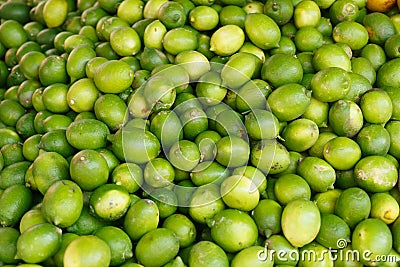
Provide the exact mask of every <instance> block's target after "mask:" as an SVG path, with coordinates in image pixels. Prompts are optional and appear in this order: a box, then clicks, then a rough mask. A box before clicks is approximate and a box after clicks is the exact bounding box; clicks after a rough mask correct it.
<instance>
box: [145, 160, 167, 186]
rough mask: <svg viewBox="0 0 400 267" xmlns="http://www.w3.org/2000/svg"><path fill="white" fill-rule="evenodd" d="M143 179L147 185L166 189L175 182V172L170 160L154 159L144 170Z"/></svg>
mask: <svg viewBox="0 0 400 267" xmlns="http://www.w3.org/2000/svg"><path fill="white" fill-rule="evenodd" d="M171 161H172V160H171ZM143 178H144V181H145V182H146V184H148V185H150V186H151V187H154V188H159V187H165V186H168V185H170V184H171V183H172V182H173V180H174V178H175V171H174V168H173V167H172V165H171V163H170V162H169V161H168V160H166V159H164V158H154V159H151V160H150V161H149V162H148V163H147V164H146V166H145V168H144V170H143Z"/></svg>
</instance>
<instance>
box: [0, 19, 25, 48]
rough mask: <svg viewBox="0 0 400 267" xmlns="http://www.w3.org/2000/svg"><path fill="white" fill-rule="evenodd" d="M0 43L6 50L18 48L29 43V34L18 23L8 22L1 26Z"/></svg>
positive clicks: (14, 21)
mask: <svg viewBox="0 0 400 267" xmlns="http://www.w3.org/2000/svg"><path fill="white" fill-rule="evenodd" d="M0 41H1V42H2V44H3V45H4V46H5V47H6V48H10V47H15V48H18V47H19V46H21V45H22V44H23V43H25V42H26V41H28V34H27V33H26V31H25V30H24V28H23V26H22V24H21V23H19V22H18V21H16V20H6V21H4V22H3V23H2V24H1V26H0ZM15 52H16V51H15Z"/></svg>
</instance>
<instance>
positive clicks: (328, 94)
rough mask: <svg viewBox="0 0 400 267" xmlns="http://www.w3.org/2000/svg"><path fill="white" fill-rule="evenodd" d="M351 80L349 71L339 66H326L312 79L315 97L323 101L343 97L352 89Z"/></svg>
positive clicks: (331, 100) (332, 100)
mask: <svg viewBox="0 0 400 267" xmlns="http://www.w3.org/2000/svg"><path fill="white" fill-rule="evenodd" d="M350 82H351V78H350V75H349V73H348V72H347V71H345V70H343V69H341V68H338V67H329V68H324V69H322V70H320V71H318V72H317V73H316V74H315V75H314V76H313V77H312V79H311V89H312V92H313V97H315V98H316V99H317V100H320V101H322V102H334V101H337V100H339V99H342V98H343V97H344V96H346V95H347V93H348V92H349V91H350Z"/></svg>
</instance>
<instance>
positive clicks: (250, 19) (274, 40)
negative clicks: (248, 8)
mask: <svg viewBox="0 0 400 267" xmlns="http://www.w3.org/2000/svg"><path fill="white" fill-rule="evenodd" d="M255 25H259V26H257V27H255ZM244 27H245V32H246V34H247V36H248V37H249V39H250V41H251V42H252V43H254V44H255V45H256V46H258V47H259V48H261V49H271V48H276V47H277V46H278V43H279V40H280V38H281V31H280V29H279V27H278V25H277V24H276V22H275V21H274V20H273V19H272V18H270V17H268V16H267V15H265V14H262V13H252V14H247V16H246V19H245V21H244ZM266 29H267V30H266Z"/></svg>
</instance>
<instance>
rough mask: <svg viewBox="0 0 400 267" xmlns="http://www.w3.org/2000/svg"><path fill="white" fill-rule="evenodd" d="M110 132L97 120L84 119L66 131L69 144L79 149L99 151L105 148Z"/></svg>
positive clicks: (74, 123) (72, 124)
mask: <svg viewBox="0 0 400 267" xmlns="http://www.w3.org/2000/svg"><path fill="white" fill-rule="evenodd" d="M109 134H110V130H109V129H108V127H107V125H106V124H105V123H103V122H101V121H98V120H96V119H82V120H77V121H74V122H72V123H71V124H70V125H69V126H68V128H67V129H66V136H67V140H68V142H69V143H70V144H71V145H72V146H73V147H75V148H77V149H98V148H102V147H105V146H106V144H107V136H108V135H109Z"/></svg>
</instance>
